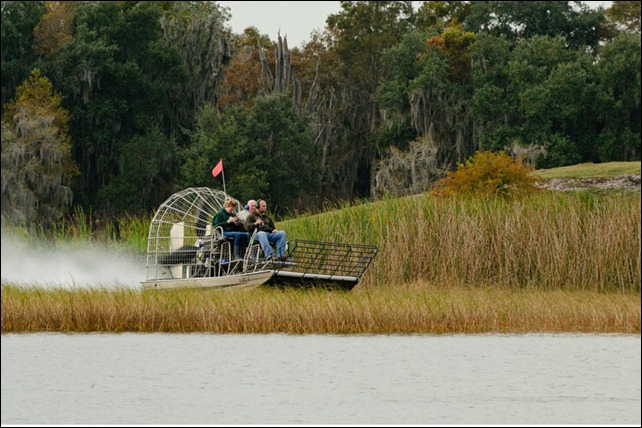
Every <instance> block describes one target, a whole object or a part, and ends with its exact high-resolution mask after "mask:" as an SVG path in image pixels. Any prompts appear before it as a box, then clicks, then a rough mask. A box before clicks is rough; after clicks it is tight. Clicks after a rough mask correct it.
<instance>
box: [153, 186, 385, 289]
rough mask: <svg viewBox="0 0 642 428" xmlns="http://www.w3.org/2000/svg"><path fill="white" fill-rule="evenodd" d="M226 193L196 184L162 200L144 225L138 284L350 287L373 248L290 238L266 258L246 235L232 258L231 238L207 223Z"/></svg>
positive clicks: (372, 254) (166, 286)
mask: <svg viewBox="0 0 642 428" xmlns="http://www.w3.org/2000/svg"><path fill="white" fill-rule="evenodd" d="M226 199H234V198H232V197H231V196H230V195H228V194H226V193H225V192H222V191H219V190H214V189H211V188H208V187H198V188H188V189H184V190H182V191H180V192H177V193H175V194H173V195H172V196H170V197H169V198H168V199H167V200H166V201H165V202H163V204H162V205H161V206H160V207H159V208H158V210H157V211H156V213H155V215H154V218H153V219H152V222H151V224H150V226H149V236H148V240H147V276H146V279H145V280H144V281H142V282H141V284H142V286H143V289H145V290H164V289H183V288H202V289H230V290H231V289H252V288H256V287H259V286H262V285H266V286H300V287H324V288H328V289H342V290H351V289H352V288H354V286H355V285H357V283H358V282H359V280H360V279H361V277H362V276H363V274H364V272H365V271H366V269H367V268H368V266H369V265H370V263H371V262H372V260H373V259H374V257H375V255H376V254H377V247H376V246H372V245H356V244H347V243H339V242H323V241H313V240H302V239H294V240H291V241H288V242H287V243H286V257H285V259H284V260H278V261H277V260H274V261H266V260H265V259H264V258H263V257H262V251H261V246H260V245H259V244H258V241H256V240H255V239H254V238H255V235H252V236H251V237H250V243H249V245H248V247H247V249H246V251H245V254H244V257H243V258H241V259H234V258H233V257H232V255H233V254H234V252H233V247H232V246H233V242H232V240H231V239H229V238H226V237H225V236H224V235H223V231H222V229H221V228H214V229H213V228H212V225H211V221H212V217H213V216H214V215H215V214H216V213H217V212H218V211H219V210H220V209H221V207H222V206H223V203H224V202H225V200H226ZM237 206H241V204H237Z"/></svg>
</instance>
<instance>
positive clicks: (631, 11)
mask: <svg viewBox="0 0 642 428" xmlns="http://www.w3.org/2000/svg"><path fill="white" fill-rule="evenodd" d="M641 13H642V2H639V1H614V2H613V4H612V5H611V7H610V8H608V9H607V10H606V15H607V16H608V17H609V19H610V20H611V21H613V22H614V23H615V24H616V25H617V26H618V27H619V28H620V29H622V30H624V31H626V32H630V33H633V34H637V35H638V37H639V36H640V20H641V18H642V17H641V16H640V15H641Z"/></svg>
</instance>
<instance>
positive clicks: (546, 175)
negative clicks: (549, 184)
mask: <svg viewBox="0 0 642 428" xmlns="http://www.w3.org/2000/svg"><path fill="white" fill-rule="evenodd" d="M641 164H642V163H641V162H606V163H581V164H578V165H571V166H563V167H559V168H550V169H538V170H536V171H535V174H536V175H538V176H539V177H541V178H543V179H545V180H548V179H551V178H611V177H618V176H620V175H626V174H634V175H640V169H641V168H640V166H641Z"/></svg>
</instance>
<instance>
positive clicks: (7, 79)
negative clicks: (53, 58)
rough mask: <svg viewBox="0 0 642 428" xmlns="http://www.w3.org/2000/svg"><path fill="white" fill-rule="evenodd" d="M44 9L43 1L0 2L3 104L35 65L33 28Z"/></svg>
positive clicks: (11, 96)
mask: <svg viewBox="0 0 642 428" xmlns="http://www.w3.org/2000/svg"><path fill="white" fill-rule="evenodd" d="M44 13H45V2H43V1H3V2H2V25H1V27H2V28H1V31H2V36H1V37H0V39H1V40H2V44H1V45H2V48H1V50H2V97H1V98H2V106H3V107H4V105H5V104H6V103H8V102H9V100H11V99H12V98H13V97H14V94H15V90H16V87H18V85H20V84H21V83H22V82H24V81H25V80H26V79H27V78H28V77H29V73H30V72H31V70H32V69H33V68H34V67H33V66H34V63H35V61H36V55H35V52H34V50H33V48H32V46H33V30H34V27H35V26H36V24H37V23H38V21H40V17H41V16H42V15H44Z"/></svg>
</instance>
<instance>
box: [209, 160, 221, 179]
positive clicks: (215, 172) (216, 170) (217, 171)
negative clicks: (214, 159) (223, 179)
mask: <svg viewBox="0 0 642 428" xmlns="http://www.w3.org/2000/svg"><path fill="white" fill-rule="evenodd" d="M222 171H223V159H221V160H220V161H218V163H217V164H216V166H215V167H214V169H213V170H212V175H213V176H214V177H216V176H217V175H219V174H220V173H221V172H222Z"/></svg>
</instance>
